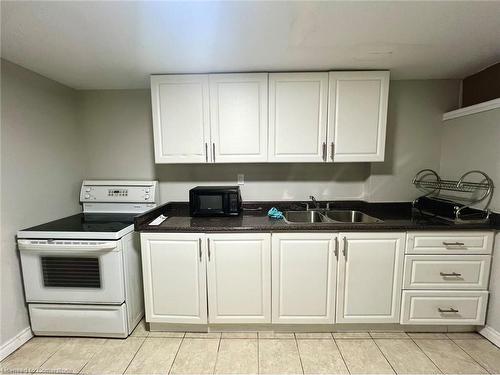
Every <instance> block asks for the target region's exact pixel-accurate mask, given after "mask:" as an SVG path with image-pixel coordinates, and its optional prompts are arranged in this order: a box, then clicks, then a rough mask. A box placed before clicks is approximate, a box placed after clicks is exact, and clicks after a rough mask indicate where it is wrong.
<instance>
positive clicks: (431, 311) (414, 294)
mask: <svg viewBox="0 0 500 375" xmlns="http://www.w3.org/2000/svg"><path fill="white" fill-rule="evenodd" d="M487 302H488V292H487V291H463V290H460V291H459V290H433V291H421V290H420V291H419V290H415V291H414V290H405V291H404V292H403V309H402V312H401V324H424V325H427V324H441V325H444V324H447V325H452V324H469V325H482V324H484V320H485V317H486V304H487Z"/></svg>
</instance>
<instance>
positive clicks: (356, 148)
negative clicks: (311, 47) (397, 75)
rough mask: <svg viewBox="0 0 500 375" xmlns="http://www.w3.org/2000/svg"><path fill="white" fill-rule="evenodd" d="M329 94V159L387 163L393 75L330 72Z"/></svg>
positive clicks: (379, 72)
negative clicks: (386, 151)
mask: <svg viewBox="0 0 500 375" xmlns="http://www.w3.org/2000/svg"><path fill="white" fill-rule="evenodd" d="M329 91H330V93H329V108H328V160H330V161H335V162H363V161H364V162H372V161H383V160H384V152H385V133H386V121H387V100H388V95H389V72H388V71H373V72H330V84H329ZM332 152H333V153H332Z"/></svg>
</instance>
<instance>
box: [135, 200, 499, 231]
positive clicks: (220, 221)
mask: <svg viewBox="0 0 500 375" xmlns="http://www.w3.org/2000/svg"><path fill="white" fill-rule="evenodd" d="M304 203H305V202H292V201H280V202H248V203H244V204H243V212H242V213H241V214H240V215H239V216H233V217H190V216H189V206H188V203H186V202H171V203H166V204H164V205H162V206H160V207H157V208H155V209H153V210H150V211H148V212H146V213H144V214H142V215H139V216H136V217H135V220H134V224H135V230H136V231H139V232H200V233H204V232H262V231H265V232H280V231H282V232H283V231H334V232H337V231H370V232H373V231H407V230H500V220H499V216H500V215H498V214H492V215H491V216H490V222H489V223H483V224H454V223H452V222H449V221H446V220H442V219H439V218H436V217H432V216H429V215H423V214H421V213H419V211H418V210H416V209H414V208H412V204H411V203H410V202H401V203H368V202H364V201H336V202H333V203H332V204H331V208H332V209H352V210H359V211H362V212H364V213H366V214H368V215H370V216H374V217H376V218H379V219H381V220H383V222H381V223H314V224H302V223H301V224H288V223H286V222H285V221H283V220H276V219H271V218H269V217H268V216H267V211H268V210H269V209H270V208H271V207H277V208H278V209H279V210H281V211H285V210H304V209H305V208H304V207H305V206H304ZM320 203H321V206H322V207H324V206H325V202H320ZM258 208H262V209H261V210H256V209H258ZM161 214H163V215H165V216H168V219H166V220H165V221H164V222H163V223H162V224H160V225H158V226H151V225H149V223H150V222H151V221H153V220H154V219H155V218H156V217H158V216H159V215H161Z"/></svg>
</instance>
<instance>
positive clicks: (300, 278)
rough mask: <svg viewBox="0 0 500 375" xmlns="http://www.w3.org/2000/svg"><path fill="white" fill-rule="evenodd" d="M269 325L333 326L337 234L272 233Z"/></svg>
mask: <svg viewBox="0 0 500 375" xmlns="http://www.w3.org/2000/svg"><path fill="white" fill-rule="evenodd" d="M272 244H273V246H272V258H273V269H272V270H273V271H272V275H273V323H283V324H295V323H298V324H333V323H334V314H335V284H336V269H337V259H336V254H337V250H338V242H337V234H333V233H277V234H273V243H272Z"/></svg>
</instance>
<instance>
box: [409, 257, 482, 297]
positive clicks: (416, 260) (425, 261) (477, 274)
mask: <svg viewBox="0 0 500 375" xmlns="http://www.w3.org/2000/svg"><path fill="white" fill-rule="evenodd" d="M490 263H491V257H490V256H489V255H406V256H405V272H404V289H479V290H481V289H483V290H486V289H487V288H488V276H489V271H490Z"/></svg>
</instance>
